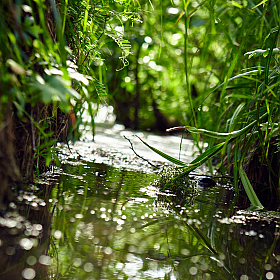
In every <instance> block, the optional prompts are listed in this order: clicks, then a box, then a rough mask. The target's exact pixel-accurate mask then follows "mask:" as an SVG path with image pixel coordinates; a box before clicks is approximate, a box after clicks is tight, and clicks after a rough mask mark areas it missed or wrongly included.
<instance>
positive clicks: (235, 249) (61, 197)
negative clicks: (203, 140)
mask: <svg viewBox="0 0 280 280" xmlns="http://www.w3.org/2000/svg"><path fill="white" fill-rule="evenodd" d="M156 178H157V176H156V175H155V174H153V173H149V174H144V173H141V172H138V171H135V169H134V170H133V171H129V170H126V169H117V168H114V167H110V166H108V165H105V164H97V163H93V162H88V161H82V160H81V159H77V158H75V159H74V158H73V159H72V160H68V161H65V165H64V167H63V172H61V171H58V170H57V171H55V172H54V173H49V174H48V176H46V177H45V178H42V179H41V180H40V182H38V184H37V185H36V186H33V187H32V188H33V191H32V192H31V191H24V186H21V188H19V190H18V191H16V193H17V196H16V197H15V198H14V201H13V202H11V203H10V204H9V205H8V206H7V209H6V210H5V211H4V212H3V213H1V217H0V227H1V231H0V257H1V259H0V279H1V280H2V279H3V280H8V279H65V280H66V279H67V280H68V279H81V280H84V279H91V280H93V279H95V280H97V279H110V280H111V279H241V280H246V279H280V266H279V262H280V248H279V246H280V243H279V240H278V239H279V236H280V231H279V224H280V215H279V213H278V212H253V211H248V210H245V209H244V208H245V206H244V208H243V209H242V208H241V207H239V208H238V207H237V206H236V205H239V203H240V201H241V199H240V197H239V198H237V197H235V195H234V190H233V189H232V187H231V185H230V183H228V182H224V181H222V180H217V182H216V183H217V184H216V185H215V186H214V185H212V186H211V187H204V185H203V184H196V183H195V181H194V182H193V184H192V187H193V188H195V189H192V190H193V191H192V192H188V191H184V190H181V193H183V194H184V195H189V196H191V197H188V198H186V199H182V197H180V196H178V195H177V196H175V195H174V194H173V193H172V192H170V191H169V192H168V191H166V192H160V191H159V190H158V189H157V188H156V186H153V185H152V184H151V182H154V180H155V179H156ZM26 189H27V188H26ZM28 189H30V186H28Z"/></svg>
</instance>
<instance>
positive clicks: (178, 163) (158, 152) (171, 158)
mask: <svg viewBox="0 0 280 280" xmlns="http://www.w3.org/2000/svg"><path fill="white" fill-rule="evenodd" d="M135 136H136V137H137V138H138V139H139V140H141V141H142V142H143V143H144V144H145V145H146V146H147V147H149V148H150V149H151V150H152V151H154V152H155V153H157V154H158V155H160V156H162V157H163V158H165V159H167V160H168V161H170V162H172V163H175V164H177V165H181V166H186V165H187V163H185V162H183V161H181V160H178V159H176V158H174V157H171V156H169V155H167V154H165V153H163V152H161V151H159V150H158V149H156V148H154V147H152V146H150V145H149V144H148V143H146V142H145V141H144V140H142V139H141V138H140V137H139V136H137V135H135Z"/></svg>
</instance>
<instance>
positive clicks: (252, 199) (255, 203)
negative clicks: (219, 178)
mask: <svg viewBox="0 0 280 280" xmlns="http://www.w3.org/2000/svg"><path fill="white" fill-rule="evenodd" d="M239 175H240V178H241V181H242V184H243V187H244V189H245V191H246V193H247V196H248V198H249V200H250V202H251V203H252V205H253V206H255V207H258V209H264V207H263V205H262V204H261V202H260V201H259V199H258V197H257V195H256V193H255V191H254V189H253V187H252V185H251V183H250V181H249V179H248V177H247V175H246V173H245V171H244V169H243V168H242V166H240V167H239Z"/></svg>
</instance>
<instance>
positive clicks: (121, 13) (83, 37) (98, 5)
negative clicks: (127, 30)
mask: <svg viewBox="0 0 280 280" xmlns="http://www.w3.org/2000/svg"><path fill="white" fill-rule="evenodd" d="M60 4H61V7H60V10H61V13H62V15H63V20H64V22H63V30H64V33H65V37H66V41H67V43H68V45H69V48H70V49H71V56H70V59H71V61H72V63H74V65H76V67H77V70H78V71H79V72H81V73H83V74H84V75H86V77H87V78H88V77H90V79H88V81H87V84H86V86H85V84H84V83H83V82H82V81H81V80H77V79H76V81H75V82H74V84H73V86H74V88H75V89H76V90H77V91H78V92H79V93H80V94H81V98H80V99H79V101H78V102H76V103H75V104H73V105H74V108H73V110H74V113H75V115H76V118H77V127H78V125H79V124H80V123H81V122H82V114H83V112H84V111H85V109H86V108H87V109H88V112H89V114H90V117H91V126H92V130H93V136H94V117H95V112H96V109H95V108H94V104H95V103H97V104H99V103H100V101H102V102H106V95H107V94H108V83H107V73H108V75H110V72H109V71H108V72H107V70H108V69H107V65H106V62H105V60H106V57H108V56H112V59H114V60H116V61H119V62H120V66H119V67H120V69H122V68H124V67H125V66H127V64H128V61H127V57H128V55H130V54H131V44H130V42H129V41H128V40H127V39H126V38H125V36H124V26H123V22H124V21H128V22H131V23H132V24H133V22H134V21H139V20H140V19H139V15H138V14H137V13H136V11H137V10H138V8H139V6H138V4H135V3H134V2H131V1H107V2H104V1H91V0H87V1H83V2H81V1H79V0H64V1H61V3H60ZM117 55H119V57H117ZM85 104H86V105H85ZM97 109H98V108H97Z"/></svg>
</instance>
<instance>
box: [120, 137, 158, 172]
mask: <svg viewBox="0 0 280 280" xmlns="http://www.w3.org/2000/svg"><path fill="white" fill-rule="evenodd" d="M123 137H124V139H126V140H127V141H128V142H129V143H130V149H131V150H132V151H133V152H134V154H135V155H136V156H137V157H139V158H141V159H142V160H144V161H146V162H147V163H148V164H150V165H151V166H152V167H154V168H156V169H159V167H158V166H156V165H154V164H152V163H151V162H149V161H148V160H147V159H145V158H143V157H141V156H140V155H138V154H137V153H136V151H135V150H134V148H133V144H132V143H131V141H130V140H129V139H128V138H127V137H125V136H123Z"/></svg>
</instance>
